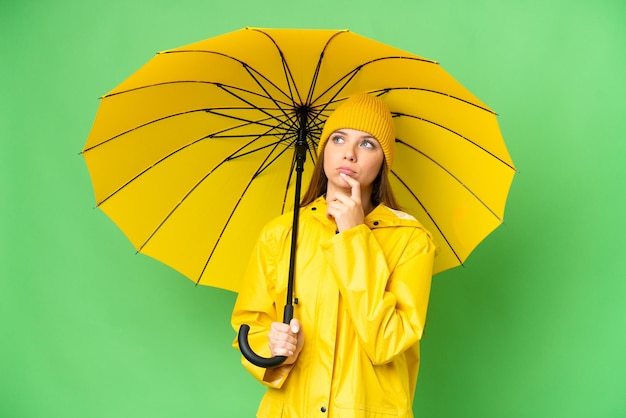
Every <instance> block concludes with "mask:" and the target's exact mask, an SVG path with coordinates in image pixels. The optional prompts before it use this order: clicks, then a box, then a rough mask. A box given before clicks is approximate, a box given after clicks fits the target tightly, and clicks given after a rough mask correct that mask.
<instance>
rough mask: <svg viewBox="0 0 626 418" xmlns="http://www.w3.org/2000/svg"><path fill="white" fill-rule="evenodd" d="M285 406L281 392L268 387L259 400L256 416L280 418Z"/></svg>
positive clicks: (259, 417) (260, 417)
mask: <svg viewBox="0 0 626 418" xmlns="http://www.w3.org/2000/svg"><path fill="white" fill-rule="evenodd" d="M284 406H285V397H284V396H283V394H282V393H280V392H278V391H275V390H273V389H268V390H267V392H265V395H264V396H263V399H262V400H261V404H260V405H259V409H258V410H257V413H256V416H257V417H258V418H281V417H282V416H283V410H284Z"/></svg>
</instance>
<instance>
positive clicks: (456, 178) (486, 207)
mask: <svg viewBox="0 0 626 418" xmlns="http://www.w3.org/2000/svg"><path fill="white" fill-rule="evenodd" d="M396 143H398V144H402V145H404V146H406V147H408V148H410V149H412V150H413V151H415V152H417V153H419V154H421V155H422V156H423V157H425V158H427V159H428V160H430V161H431V162H432V163H433V164H435V165H436V166H437V167H439V168H440V169H442V170H443V171H445V172H446V174H448V175H449V176H450V177H452V178H453V179H454V180H455V181H456V182H457V183H458V184H460V185H461V186H462V187H463V188H464V189H465V190H466V191H467V192H468V193H470V194H471V195H472V196H474V198H475V199H476V200H477V201H478V202H480V204H481V205H483V207H484V208H485V209H487V210H488V211H489V213H491V214H492V215H493V216H494V217H495V218H496V219H497V220H498V222H500V223H502V219H501V218H500V217H499V216H498V215H497V214H496V213H495V212H494V211H493V210H492V209H491V208H490V207H489V206H488V205H487V204H486V203H485V202H483V200H482V199H481V198H480V197H478V195H477V194H476V193H474V191H473V190H472V189H470V188H469V187H468V186H467V185H466V184H465V183H463V182H462V181H461V179H459V178H458V177H457V176H455V175H454V174H453V173H452V172H451V171H450V170H448V169H447V168H446V167H444V166H443V165H442V164H440V163H439V162H437V160H435V159H434V158H432V157H430V156H429V155H427V154H426V153H424V152H422V151H420V150H419V149H417V148H415V147H414V146H413V145H410V144H408V143H406V142H404V141H402V140H401V139H399V138H396Z"/></svg>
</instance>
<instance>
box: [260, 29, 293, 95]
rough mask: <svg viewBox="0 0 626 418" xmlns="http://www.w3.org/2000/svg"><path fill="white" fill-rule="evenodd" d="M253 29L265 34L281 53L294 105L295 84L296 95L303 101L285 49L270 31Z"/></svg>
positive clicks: (279, 53)
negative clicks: (284, 51)
mask: <svg viewBox="0 0 626 418" xmlns="http://www.w3.org/2000/svg"><path fill="white" fill-rule="evenodd" d="M252 30H253V31H255V32H258V33H261V34H263V35H265V36H266V37H267V38H268V39H269V40H270V41H271V42H272V43H273V44H274V47H275V48H276V51H278V55H280V60H281V64H282V66H283V73H284V75H285V81H286V82H287V87H288V88H289V98H290V99H291V102H292V105H295V100H294V94H293V91H292V86H293V89H294V90H295V91H296V96H297V97H298V100H299V101H300V102H302V98H301V97H300V92H299V91H298V85H297V84H296V82H295V80H294V78H293V73H292V72H291V69H290V68H289V64H287V60H286V59H285V55H284V54H283V50H282V49H281V48H280V46H278V43H277V42H276V40H275V39H274V38H273V37H272V36H271V35H270V34H269V33H267V32H264V31H263V30H260V29H252ZM268 81H269V80H268Z"/></svg>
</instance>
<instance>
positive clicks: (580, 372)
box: [0, 0, 626, 418]
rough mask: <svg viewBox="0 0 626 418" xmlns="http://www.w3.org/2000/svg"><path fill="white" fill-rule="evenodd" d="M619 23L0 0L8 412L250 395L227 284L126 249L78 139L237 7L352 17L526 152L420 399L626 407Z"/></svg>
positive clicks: (613, 3)
mask: <svg viewBox="0 0 626 418" xmlns="http://www.w3.org/2000/svg"><path fill="white" fill-rule="evenodd" d="M624 22H626V3H624V2H623V1H619V0H594V1H591V0H587V1H581V0H567V1H566V0H529V1H516V2H513V1H510V2H504V1H496V0H475V1H472V2H468V1H463V0H429V1H424V0H414V1H409V0H404V1H399V0H387V1H373V0H360V1H348V0H345V1H337V0H332V1H331V0H320V1H317V2H298V1H284V0H266V1H258V0H235V1H206V0H204V1H198V0H179V1H167V2H166V1H159V0H156V1H155V0H107V1H101V0H94V1H79V0H56V1H54V2H48V1H43V0H39V1H38V0H19V1H18V0H1V1H0V45H1V46H2V47H1V49H0V417H7V418H48V417H55V418H57V417H58V418H74V417H76V418H85V417H88V418H110V417H159V418H161V417H163V418H170V417H235V418H238V417H251V416H254V412H255V411H256V406H257V404H258V402H259V399H260V397H261V395H262V393H263V388H262V387H261V386H260V385H258V384H257V383H256V382H255V381H253V379H252V378H251V377H250V376H249V375H248V374H247V373H246V372H245V371H244V369H243V367H241V365H240V363H239V356H238V353H237V352H236V351H235V350H234V349H232V347H231V342H232V340H233V338H234V337H235V334H234V331H233V330H232V329H231V328H230V325H229V319H230V312H231V309H232V306H233V302H234V298H235V295H234V294H232V293H229V292H226V291H222V290H218V289H212V288H207V287H195V286H194V285H193V283H192V282H191V281H189V280H187V279H186V278H183V277H181V276H180V275H179V274H178V273H176V272H175V271H173V270H171V269H170V268H168V267H166V266H164V265H162V264H161V263H159V262H157V261H155V260H152V259H150V258H148V257H145V256H142V255H135V252H134V250H133V248H132V247H131V245H130V243H129V242H128V241H127V240H126V238H125V237H124V236H123V234H122V233H121V232H120V231H119V230H118V229H117V227H116V226H115V225H114V224H113V223H112V222H111V221H110V220H109V219H108V218H107V217H106V216H105V215H104V214H103V213H102V212H100V211H99V210H98V209H94V208H93V206H94V203H95V202H94V198H93V191H92V188H91V183H90V179H89V175H88V172H87V169H86V166H85V163H84V161H83V159H82V157H81V156H80V155H79V152H80V150H81V149H82V146H83V144H84V142H85V140H86V138H87V135H88V133H89V130H90V127H91V124H92V122H93V119H94V117H95V114H96V111H97V107H98V97H99V96H101V95H102V94H104V93H106V92H108V91H109V90H110V89H112V88H113V87H114V86H116V85H117V84H119V83H120V82H121V81H122V80H123V79H125V78H126V77H127V76H129V75H130V74H131V73H132V72H134V71H135V70H136V69H138V68H139V67H140V66H141V65H143V64H144V63H145V62H146V61H148V60H149V59H150V58H151V57H152V56H153V54H154V53H155V52H157V51H160V50H164V49H169V48H174V47H177V46H181V45H185V44H188V43H192V42H195V41H198V40H201V39H205V38H209V37H212V36H216V35H219V34H221V33H225V32H229V31H232V30H236V29H240V28H242V27H245V26H257V27H291V28H331V29H344V28H347V29H350V30H352V31H354V32H356V33H359V34H361V35H364V36H367V37H370V38H373V39H376V40H379V41H381V42H385V43H388V44H391V45H394V46H396V47H399V48H402V49H404V50H407V51H410V52H413V53H415V54H418V55H421V56H424V57H428V58H431V59H435V60H437V61H439V62H440V63H441V65H442V66H443V67H444V68H445V69H446V70H448V71H449V72H450V73H451V74H452V75H454V76H455V77H456V78H457V79H458V80H459V81H460V82H462V83H463V84H464V85H465V86H467V87H468V88H469V89H470V90H471V91H472V92H474V93H475V94H476V95H477V96H478V97H479V98H480V99H481V100H483V101H484V102H485V103H487V104H488V105H489V106H491V107H492V108H493V109H495V110H496V111H497V112H498V113H499V121H500V125H501V128H502V131H503V134H504V136H505V139H506V141H507V144H508V147H509V150H510V152H511V155H512V157H513V160H514V161H515V163H516V166H517V167H518V168H519V170H520V173H519V174H518V175H517V176H516V178H515V180H514V182H513V187H512V188H511V193H510V196H509V200H508V204H507V212H506V216H505V224H504V225H503V226H502V227H501V228H499V229H498V230H496V232H494V233H493V234H492V235H491V236H489V237H488V238H487V239H486V240H485V241H484V242H483V243H482V244H481V245H480V246H479V248H478V249H477V250H476V251H475V252H474V253H473V254H472V256H471V257H470V259H469V260H468V262H467V263H466V265H465V267H463V268H457V269H454V270H452V271H449V272H446V273H443V274H441V275H438V276H437V277H436V278H435V281H434V285H433V290H432V297H431V305H430V309H429V323H428V327H427V332H426V335H425V338H424V340H423V344H422V347H423V349H422V367H421V371H420V377H419V382H418V386H417V392H416V397H415V403H414V411H415V413H416V416H419V417H428V418H439V417H440V418H456V417H462V418H465V417H470V418H473V417H476V418H491V417H493V418H501V417H507V418H511V417H520V418H526V417H530V418H536V417H546V418H558V417H563V418H575V417H579V418H589V417H606V418H615V417H626V360H625V359H626V263H625V262H624V260H625V256H624V253H625V250H626V245H625V244H624V236H625V233H626V221H625V215H624V214H625V213H626V181H625V180H626V179H625V174H624V173H625V172H624V164H625V162H626V159H625V157H626V153H625V151H626V145H625V144H626V141H625V139H624V138H625V137H626V132H625V124H626V122H625V121H626V109H625V105H624V98H625V97H626V87H625V81H624V80H625V79H626V77H625V76H624V75H625V74H626V25H625V24H624ZM251 239H252V238H251Z"/></svg>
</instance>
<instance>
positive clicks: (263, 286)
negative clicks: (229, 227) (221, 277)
mask: <svg viewBox="0 0 626 418" xmlns="http://www.w3.org/2000/svg"><path fill="white" fill-rule="evenodd" d="M278 248H279V244H278V242H277V240H276V237H275V236H273V234H271V233H269V232H268V230H267V228H266V229H264V231H263V232H262V233H261V237H260V238H259V240H258V242H257V244H256V246H255V249H254V251H253V253H252V257H251V258H250V261H249V264H248V268H247V270H246V274H245V276H244V279H243V283H242V286H241V290H240V292H239V294H238V296H237V301H236V302H235V307H234V309H233V314H232V317H231V324H232V326H233V328H234V329H235V331H236V332H238V331H239V327H240V326H241V325H242V324H248V325H249V326H250V331H249V333H248V342H249V344H250V347H251V348H252V349H253V350H254V352H255V353H257V354H258V355H260V356H262V357H271V352H270V349H269V346H268V340H267V334H268V332H269V330H270V326H271V324H272V322H280V321H282V310H283V308H284V307H282V306H277V304H276V300H277V296H276V288H275V283H276V257H277V254H278ZM233 346H234V347H235V348H237V349H238V350H239V344H238V341H237V338H235V341H234V342H233ZM241 363H242V364H243V365H244V367H245V368H246V369H247V370H248V371H249V372H250V374H252V376H254V377H255V378H256V379H257V380H258V381H259V382H261V383H263V384H264V385H266V386H269V387H274V388H280V387H281V386H282V384H283V383H284V381H285V379H286V378H287V376H288V375H289V372H290V371H291V369H292V368H293V365H283V366H278V367H274V368H268V369H264V368H262V367H257V366H255V365H253V364H252V363H250V362H249V361H248V360H246V359H245V357H243V356H242V357H241Z"/></svg>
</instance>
